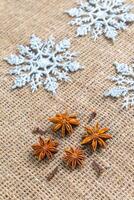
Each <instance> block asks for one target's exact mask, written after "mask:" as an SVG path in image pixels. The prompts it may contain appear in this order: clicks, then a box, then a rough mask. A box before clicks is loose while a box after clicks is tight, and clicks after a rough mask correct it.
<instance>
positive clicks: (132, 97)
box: [104, 63, 134, 108]
mask: <svg viewBox="0 0 134 200" xmlns="http://www.w3.org/2000/svg"><path fill="white" fill-rule="evenodd" d="M114 65H115V68H116V71H117V73H118V75H117V76H116V77H111V78H110V80H112V81H114V82H115V83H116V86H115V87H113V88H111V89H110V90H108V91H106V92H105V93H104V96H106V97H107V96H111V97H115V98H119V97H124V101H123V107H125V108H128V107H129V106H134V64H132V65H131V66H128V65H127V64H124V63H122V64H119V63H115V64H114Z"/></svg>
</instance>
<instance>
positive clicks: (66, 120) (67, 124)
mask: <svg viewBox="0 0 134 200" xmlns="http://www.w3.org/2000/svg"><path fill="white" fill-rule="evenodd" d="M49 121H50V122H53V123H54V124H55V125H54V126H53V127H52V131H53V132H56V131H58V130H59V129H61V135H62V137H64V136H65V134H66V133H68V134H71V133H72V132H73V127H72V126H78V125H79V124H80V121H79V120H78V119H77V115H68V113H67V112H65V113H63V114H56V115H55V116H54V117H52V118H49Z"/></svg>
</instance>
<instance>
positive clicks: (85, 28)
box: [66, 0, 134, 40]
mask: <svg viewBox="0 0 134 200" xmlns="http://www.w3.org/2000/svg"><path fill="white" fill-rule="evenodd" d="M85 1H86V2H85ZM85 1H84V2H82V1H81V2H80V4H79V6H78V7H76V8H72V9H70V10H68V11H66V13H67V14H69V15H70V16H71V17H74V18H75V19H73V20H72V21H71V22H70V23H69V24H71V25H76V26H78V28H77V32H76V34H77V36H85V35H87V34H88V33H90V34H91V36H92V38H93V39H94V40H96V39H97V38H98V37H99V36H101V35H105V37H106V38H109V39H112V40H115V38H116V36H117V35H118V32H117V30H124V29H126V27H127V24H128V23H129V22H133V21H134V14H132V13H130V11H131V9H132V8H133V5H128V4H126V3H124V0H85Z"/></svg>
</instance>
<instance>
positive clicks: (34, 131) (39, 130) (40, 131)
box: [32, 127, 46, 135]
mask: <svg viewBox="0 0 134 200" xmlns="http://www.w3.org/2000/svg"><path fill="white" fill-rule="evenodd" d="M32 133H34V134H35V133H39V134H41V135H43V134H45V133H46V131H44V130H42V129H41V128H39V127H36V128H34V130H33V131H32Z"/></svg>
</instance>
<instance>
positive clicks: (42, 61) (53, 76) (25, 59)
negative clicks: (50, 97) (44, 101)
mask: <svg viewBox="0 0 134 200" xmlns="http://www.w3.org/2000/svg"><path fill="white" fill-rule="evenodd" d="M70 46H71V44H70V41H69V40H68V39H66V38H65V39H63V40H62V41H60V42H59V43H58V44H56V43H55V39H54V38H52V37H50V38H48V40H47V41H43V40H41V39H40V38H39V37H37V36H35V35H32V36H31V38H30V44H29V46H23V45H20V46H19V47H18V55H10V56H8V57H7V58H5V60H6V61H7V62H8V63H9V64H10V65H12V66H14V68H13V69H11V70H10V74H11V75H15V76H16V79H15V81H14V84H13V86H12V88H13V89H15V88H21V87H23V86H25V85H27V84H29V85H30V86H31V90H32V92H34V91H36V90H37V89H38V87H39V86H40V85H42V86H44V88H45V89H46V90H47V91H50V92H52V93H53V94H55V93H56V89H57V88H58V81H61V80H63V81H67V80H69V76H68V74H69V72H75V71H77V70H79V69H81V68H82V67H81V66H80V64H79V63H78V62H77V61H75V57H76V56H77V55H76V53H74V52H70V51H69V49H70Z"/></svg>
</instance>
